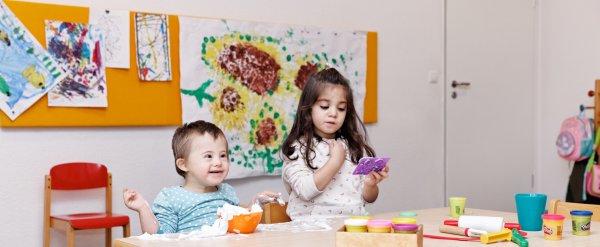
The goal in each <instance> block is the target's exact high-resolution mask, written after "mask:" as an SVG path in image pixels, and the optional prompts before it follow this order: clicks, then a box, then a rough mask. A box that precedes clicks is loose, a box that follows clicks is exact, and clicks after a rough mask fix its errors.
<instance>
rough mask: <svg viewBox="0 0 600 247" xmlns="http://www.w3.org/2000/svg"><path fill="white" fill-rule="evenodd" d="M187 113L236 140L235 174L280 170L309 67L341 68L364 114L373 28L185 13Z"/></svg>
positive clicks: (183, 82) (232, 141)
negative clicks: (283, 145) (344, 28)
mask: <svg viewBox="0 0 600 247" xmlns="http://www.w3.org/2000/svg"><path fill="white" fill-rule="evenodd" d="M179 23H180V42H181V43H180V48H181V49H180V59H181V101H182V114H183V116H182V120H183V122H191V121H195V120H199V119H203V120H207V121H211V122H213V123H215V124H216V125H217V126H219V127H221V128H222V129H223V130H224V132H225V135H226V136H227V140H228V142H229V147H230V151H229V152H230V164H231V166H230V173H229V176H228V177H229V178H240V177H248V176H258V175H279V174H281V168H282V166H283V161H282V160H281V158H280V149H281V143H282V142H283V140H284V139H285V138H286V137H287V135H288V130H289V129H291V126H292V123H293V120H294V117H295V113H296V108H297V104H298V99H299V97H300V93H301V91H302V88H303V87H304V85H305V84H306V81H307V79H308V75H309V74H310V73H312V72H315V71H318V70H320V69H322V68H325V67H327V66H329V67H335V68H336V69H338V70H339V71H340V72H341V73H342V74H343V75H344V76H345V77H346V78H348V80H349V81H350V84H351V87H352V89H353V92H354V95H353V96H354V100H355V106H356V108H357V113H358V114H359V116H362V115H363V106H364V96H365V93H366V89H365V73H366V32H354V31H334V30H327V29H322V28H314V27H298V26H289V25H276V24H263V23H253V22H243V21H229V20H214V19H201V18H190V17H180V18H179Z"/></svg>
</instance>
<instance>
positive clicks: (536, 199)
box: [515, 194, 547, 231]
mask: <svg viewBox="0 0 600 247" xmlns="http://www.w3.org/2000/svg"><path fill="white" fill-rule="evenodd" d="M546 198H547V196H546V195H544V194H516V195H515V202H516V204H517V217H518V218H519V224H520V225H521V230H524V231H541V230H542V214H544V211H545V210H546Z"/></svg>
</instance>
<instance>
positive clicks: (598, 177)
mask: <svg viewBox="0 0 600 247" xmlns="http://www.w3.org/2000/svg"><path fill="white" fill-rule="evenodd" d="M599 142H600V128H598V130H597V132H596V138H595V140H594V146H593V148H594V151H593V152H592V154H591V156H590V159H589V160H588V163H587V166H586V167H585V172H584V173H583V174H584V175H583V176H584V179H583V181H584V183H585V184H584V188H585V190H586V191H587V194H589V195H591V196H593V197H598V198H600V166H599V165H596V164H594V163H595V162H594V160H595V158H596V147H597V146H598V144H599ZM583 200H584V201H585V200H587V196H586V193H585V192H584V193H583Z"/></svg>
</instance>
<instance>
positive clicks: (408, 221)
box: [392, 217, 417, 224]
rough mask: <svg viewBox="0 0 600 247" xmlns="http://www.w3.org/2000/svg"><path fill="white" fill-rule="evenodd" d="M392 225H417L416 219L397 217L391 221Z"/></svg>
mask: <svg viewBox="0 0 600 247" xmlns="http://www.w3.org/2000/svg"><path fill="white" fill-rule="evenodd" d="M392 224H417V219H415V218H407V217H397V218H393V219H392Z"/></svg>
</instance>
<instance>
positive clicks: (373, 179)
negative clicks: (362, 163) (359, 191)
mask: <svg viewBox="0 0 600 247" xmlns="http://www.w3.org/2000/svg"><path fill="white" fill-rule="evenodd" d="M389 171H390V167H389V166H386V167H384V168H383V170H381V171H380V172H375V171H372V172H371V173H369V174H368V175H367V177H366V178H365V186H376V185H377V184H379V183H380V182H381V181H383V180H384V179H386V178H387V177H388V172H389Z"/></svg>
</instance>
